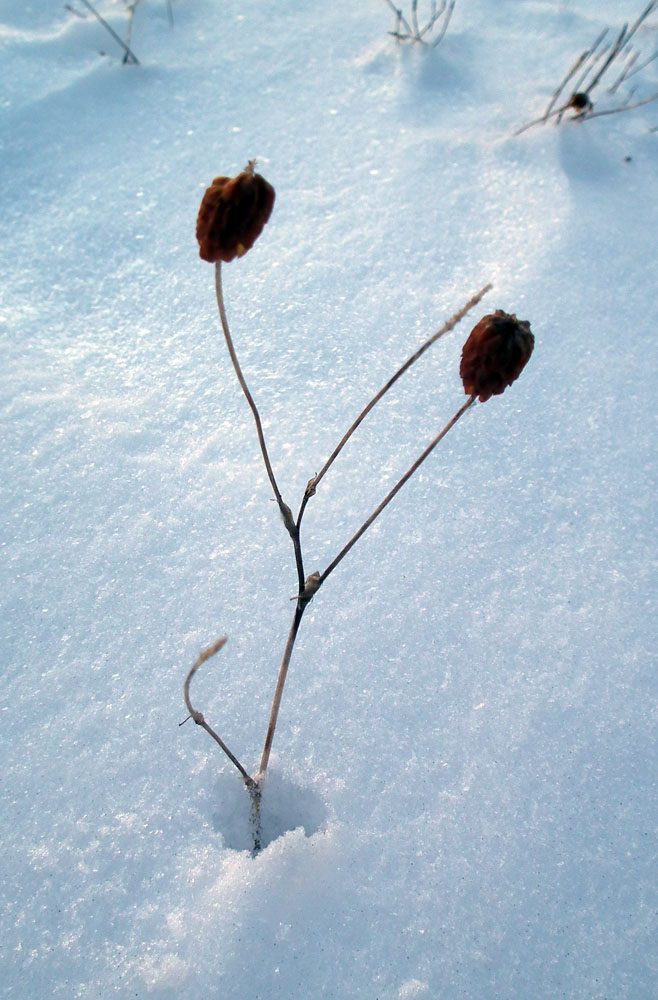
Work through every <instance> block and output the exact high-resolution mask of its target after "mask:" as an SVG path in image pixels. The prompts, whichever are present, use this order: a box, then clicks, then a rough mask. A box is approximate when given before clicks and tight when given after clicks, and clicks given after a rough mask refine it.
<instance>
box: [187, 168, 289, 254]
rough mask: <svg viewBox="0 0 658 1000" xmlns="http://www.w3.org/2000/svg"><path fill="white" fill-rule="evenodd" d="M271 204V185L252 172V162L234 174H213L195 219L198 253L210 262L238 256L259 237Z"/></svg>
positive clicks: (248, 248) (249, 248)
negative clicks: (228, 175)
mask: <svg viewBox="0 0 658 1000" xmlns="http://www.w3.org/2000/svg"><path fill="white" fill-rule="evenodd" d="M273 205H274V188H273V187H272V185H271V184H268V183H267V181H266V180H265V178H264V177H261V175H260V174H256V173H254V161H253V160H252V161H250V162H249V163H248V164H247V166H246V167H245V169H244V170H243V171H241V173H239V174H237V176H235V177H215V179H214V181H213V182H212V184H211V185H210V187H209V188H208V189H207V190H206V192H205V194H204V196H203V198H202V199H201V207H200V208H199V214H198V216H197V220H196V238H197V240H198V241H199V256H200V257H202V258H203V260H207V261H209V263H211V264H214V263H215V261H218V260H223V261H227V262H228V261H230V260H233V258H234V257H242V255H243V254H245V253H246V252H247V250H251V248H252V246H253V245H254V243H255V242H256V240H257V239H258V237H259V236H260V234H261V232H262V230H263V226H264V225H265V223H266V222H267V220H268V219H269V217H270V214H271V212H272V206H273Z"/></svg>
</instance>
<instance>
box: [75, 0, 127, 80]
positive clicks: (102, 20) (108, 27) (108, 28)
mask: <svg viewBox="0 0 658 1000" xmlns="http://www.w3.org/2000/svg"><path fill="white" fill-rule="evenodd" d="M81 3H83V4H84V5H85V7H86V8H87V10H90V11H91V13H92V14H93V15H94V17H95V18H97V19H98V20H99V21H100V23H101V24H102V25H103V27H104V28H105V30H106V31H108V32H109V33H110V34H111V35H112V38H113V39H114V40H115V42H118V43H119V45H120V46H121V48H122V49H123V51H124V52H125V56H124V60H123V61H124V62H125V63H134V64H135V66H139V59H138V58H137V56H136V55H135V53H134V52H133V51H132V49H130V48H129V47H128V46H127V45H126V43H125V42H124V41H123V39H122V38H119V36H118V35H117V33H116V31H115V30H114V28H113V27H112V26H111V25H110V24H108V23H107V21H106V20H105V18H104V17H101V15H100V14H99V13H98V11H97V10H96V8H95V7H93V6H92V5H91V4H90V3H89V0H81Z"/></svg>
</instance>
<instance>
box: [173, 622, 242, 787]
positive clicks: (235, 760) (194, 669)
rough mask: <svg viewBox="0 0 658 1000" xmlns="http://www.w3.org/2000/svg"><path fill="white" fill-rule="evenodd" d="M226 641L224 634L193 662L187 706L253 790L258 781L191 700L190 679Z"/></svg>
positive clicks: (187, 693)
mask: <svg viewBox="0 0 658 1000" xmlns="http://www.w3.org/2000/svg"><path fill="white" fill-rule="evenodd" d="M225 642H226V636H222V638H221V639H218V640H217V642H214V643H213V644H212V646H208V647H207V648H206V649H204V650H203V652H201V653H199V655H198V656H197V658H196V660H195V661H194V663H193V664H192V667H191V668H190V672H189V673H188V675H187V677H186V678H185V686H184V688H183V695H184V697H185V706H186V708H187V710H188V712H189V713H190V718H191V719H193V720H194V722H195V723H196V724H197V726H201V727H202V729H205V731H206V732H207V733H208V735H209V736H212V738H213V739H214V740H215V742H216V743H218V744H219V746H220V747H221V748H222V750H223V751H224V753H225V754H226V756H227V757H228V759H229V760H230V761H231V763H232V764H234V765H235V766H236V767H237V769H238V771H239V772H240V774H241V775H242V780H243V781H244V783H245V785H246V786H247V788H248V789H249V790H250V791H251V790H252V789H254V788H256V782H255V781H254V779H253V778H252V777H251V776H250V775H249V774H248V773H247V771H246V770H245V768H244V767H243V766H242V764H241V763H240V761H239V760H238V758H237V757H236V756H235V754H233V753H231V751H230V750H229V748H228V747H227V746H226V743H224V741H223V739H222V738H221V737H220V736H218V735H217V733H216V732H215V730H214V729H211V727H210V726H209V725H208V723H207V722H206V720H205V719H204V717H203V715H202V714H201V712H199V711H198V710H197V709H196V708H193V707H192V703H191V701H190V681H191V680H192V678H193V677H194V675H195V673H196V672H197V670H198V669H199V667H200V666H201V664H202V663H205V662H206V660H209V659H210V657H211V656H214V655H215V653H217V652H219V650H220V649H221V648H222V646H223V645H224V643H225Z"/></svg>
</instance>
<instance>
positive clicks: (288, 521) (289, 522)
mask: <svg viewBox="0 0 658 1000" xmlns="http://www.w3.org/2000/svg"><path fill="white" fill-rule="evenodd" d="M215 292H216V294H217V308H218V309H219V318H220V320H221V323H222V329H223V331H224V337H225V339H226V346H227V347H228V352H229V354H230V356H231V361H232V362H233V367H234V369H235V374H236V375H237V377H238V382H239V383H240V387H241V389H242V391H243V393H244V395H245V399H246V400H247V402H248V403H249V407H250V409H251V412H252V414H253V417H254V421H255V423H256V432H257V434H258V441H259V444H260V450H261V453H262V456H263V462H264V463H265V469H266V471H267V475H268V478H269V480H270V485H271V486H272V489H273V490H274V496H275V497H276V502H277V504H278V506H279V510H280V511H281V517H282V518H283V523H284V524H285V526H286V530H287V531H288V533H289V534H290V536H291V538H293V541H294V535H295V523H294V521H293V517H292V512H291V510H290V507H288V505H287V504H286V503H284V501H283V497H282V496H281V492H280V490H279V487H278V485H277V481H276V478H275V476H274V470H273V469H272V463H271V462H270V456H269V454H268V452H267V445H266V444H265V435H264V433H263V425H262V422H261V419H260V413H259V412H258V407H257V406H256V404H255V402H254V399H253V396H252V395H251V393H250V391H249V387H248V385H247V382H246V380H245V377H244V375H243V374H242V368H241V367H240V362H239V361H238V356H237V354H236V353H235V347H234V346H233V338H232V337H231V331H230V329H229V325H228V319H227V317H226V309H225V307H224V296H223V293H222V262H221V260H218V261H217V263H216V264H215ZM302 579H303V577H302Z"/></svg>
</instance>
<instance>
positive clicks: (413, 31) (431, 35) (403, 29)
mask: <svg viewBox="0 0 658 1000" xmlns="http://www.w3.org/2000/svg"><path fill="white" fill-rule="evenodd" d="M456 2H457V0H450V2H448V0H441V3H440V4H437V3H436V2H435V0H432V2H431V4H430V10H429V13H428V15H427V19H426V20H425V21H423V22H421V21H419V19H418V0H412V2H411V10H410V13H409V17H408V18H407V17H405V16H404V14H403V12H402V10H401V9H400V8H399V7H396V6H395V4H394V3H393V2H392V0H386V3H387V4H388V6H389V7H390V8H391V10H392V11H393V13H394V14H395V28H394V29H393V31H389V35H392V36H393V38H395V39H396V40H397V41H398V42H419V43H420V44H421V45H429V46H431V47H432V48H436V47H437V45H439V44H440V43H441V41H442V39H443V36H444V35H445V33H446V31H447V30H448V25H449V24H450V18H451V17H452V12H453V10H454V9H455V3H456Z"/></svg>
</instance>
